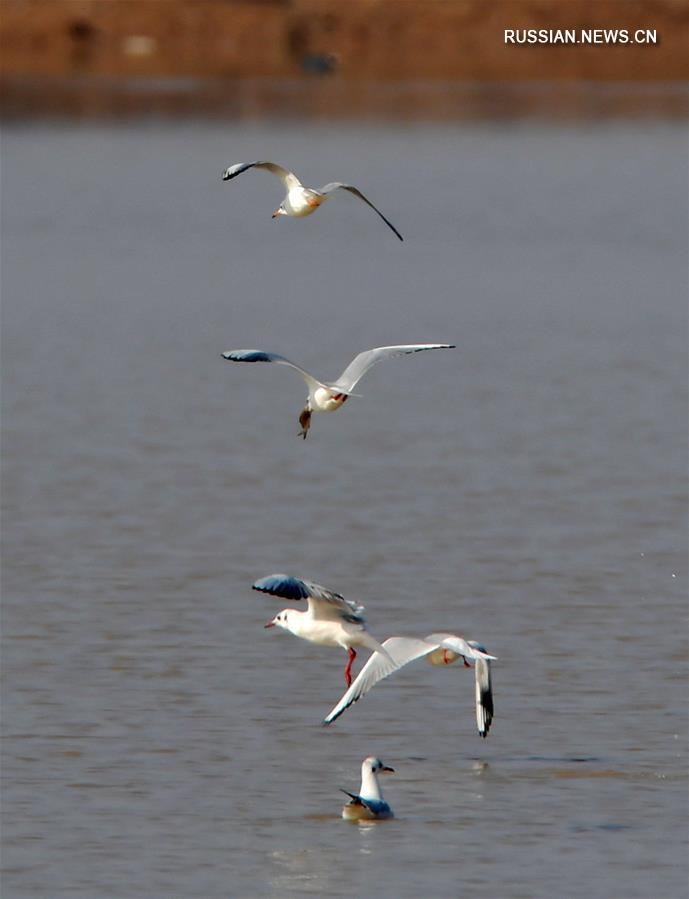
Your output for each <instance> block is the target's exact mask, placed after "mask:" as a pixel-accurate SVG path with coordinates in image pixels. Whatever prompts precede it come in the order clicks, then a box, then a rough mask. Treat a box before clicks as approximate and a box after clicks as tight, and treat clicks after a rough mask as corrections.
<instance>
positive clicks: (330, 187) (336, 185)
mask: <svg viewBox="0 0 689 899" xmlns="http://www.w3.org/2000/svg"><path fill="white" fill-rule="evenodd" d="M336 190H348V191H349V192H350V194H354V196H355V197H359V199H360V200H363V201H364V203H366V205H367V206H370V207H371V209H372V210H373V211H374V212H376V213H378V215H379V216H380V217H381V218H382V219H383V221H384V222H385V224H386V225H387V226H388V228H390V229H391V230H392V231H394V232H395V234H396V235H397V236H398V237H399V239H400V240H404V238H403V237H402V235H401V234H400V232H399V231H398V230H397V228H395V226H394V225H393V224H392V222H390V221H388V219H386V218H385V216H384V215H383V213H382V212H381V211H380V209H377V208H376V207H375V206H374V205H373V203H372V202H371V201H370V200H369V199H367V198H366V197H365V196H364V195H363V194H362V193H361V191H360V190H358V188H356V187H352V185H351V184H343V183H342V182H341V181H333V182H332V183H331V184H326V185H324V186H323V187H319V188H318V193H319V194H324V195H325V196H327V195H328V194H331V193H333V192H334V191H336Z"/></svg>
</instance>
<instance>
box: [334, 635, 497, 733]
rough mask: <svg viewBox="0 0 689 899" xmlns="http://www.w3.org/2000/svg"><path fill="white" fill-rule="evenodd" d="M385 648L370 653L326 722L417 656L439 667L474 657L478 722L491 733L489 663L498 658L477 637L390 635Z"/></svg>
mask: <svg viewBox="0 0 689 899" xmlns="http://www.w3.org/2000/svg"><path fill="white" fill-rule="evenodd" d="M383 647H384V648H385V651H386V654H385V655H382V654H380V653H374V654H373V655H372V656H371V658H370V659H369V660H368V662H366V664H365V665H364V667H363V668H362V669H361V671H360V672H359V674H358V676H357V678H356V680H355V681H354V683H353V684H351V686H350V687H349V688H348V689H347V692H346V693H345V694H344V696H343V697H342V698H341V699H340V701H339V702H338V703H337V705H336V706H335V707H334V708H333V709H332V710H331V711H330V712H329V714H328V715H327V716H326V718H325V719H324V721H323V724H332V722H333V721H334V720H335V719H336V718H339V717H340V715H341V714H342V713H343V712H344V711H346V710H347V709H348V708H349V707H350V706H351V705H353V703H355V702H356V701H357V700H358V699H361V697H362V696H364V695H365V694H366V693H368V691H369V690H370V689H371V688H372V687H375V685H376V684H377V683H378V682H379V681H381V680H383V678H386V677H388V675H390V674H393V672H395V671H399V669H400V668H402V667H404V666H405V665H408V664H409V663H410V662H413V661H415V660H416V659H421V658H426V659H427V660H428V662H430V664H431V665H438V666H446V665H452V664H453V663H454V662H456V661H458V660H459V659H463V661H464V666H465V667H466V668H470V667H471V666H470V665H469V662H468V661H467V659H471V661H473V663H474V681H475V692H476V724H477V727H478V732H479V734H480V736H482V737H484V738H485V737H486V736H488V731H489V730H490V725H491V722H492V720H493V687H492V684H491V671H490V663H491V661H495V660H496V658H497V657H496V656H492V655H489V654H488V652H487V650H486V649H485V647H484V646H482V645H481V644H480V643H477V642H476V641H475V640H465V639H464V638H463V637H457V636H455V635H454V634H430V635H429V636H428V637H426V638H425V639H423V640H419V639H417V638H416V637H389V638H388V639H387V640H385V641H383Z"/></svg>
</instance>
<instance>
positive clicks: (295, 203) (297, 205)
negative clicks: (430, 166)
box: [222, 161, 404, 240]
mask: <svg viewBox="0 0 689 899" xmlns="http://www.w3.org/2000/svg"><path fill="white" fill-rule="evenodd" d="M249 169H266V171H268V172H272V173H273V174H274V175H277V176H278V178H279V179H280V180H281V181H282V183H283V184H284V186H285V190H286V191H287V194H286V196H285V199H284V200H283V201H282V203H280V205H279V206H278V208H277V209H276V210H275V212H274V213H273V218H277V217H278V216H280V215H289V216H291V217H292V218H303V217H304V216H306V215H311V214H312V213H314V212H315V211H316V210H317V209H318V207H319V206H322V205H323V203H325V201H326V200H328V199H329V198H330V197H331V196H332V195H333V194H334V193H335V192H336V191H338V190H346V191H349V193H350V194H354V196H355V197H358V198H359V199H360V200H363V201H364V203H366V205H367V206H370V207H371V209H372V210H373V211H374V212H376V213H377V214H378V215H379V216H380V217H381V218H382V219H383V221H384V222H385V224H386V225H387V226H388V228H390V229H391V231H394V233H395V234H396V235H397V237H399V239H400V240H404V238H403V237H402V235H401V234H400V232H399V231H398V230H397V228H395V226H394V225H393V224H392V222H391V221H389V220H388V219H386V218H385V216H384V215H383V213H382V212H381V211H380V209H378V208H377V207H376V206H374V205H373V203H372V202H371V201H370V200H369V199H368V198H367V197H365V196H364V195H363V194H362V193H361V191H360V190H359V189H358V188H356V187H353V186H352V185H351V184H343V182H342V181H333V182H331V183H330V184H325V185H324V186H323V187H319V188H315V187H304V185H303V184H302V183H301V181H300V180H299V179H298V178H297V176H296V175H295V174H294V172H289V171H288V170H287V169H285V168H283V167H282V166H281V165H277V164H276V163H274V162H265V161H257V162H239V163H237V164H236V165H231V166H229V167H228V168H226V169H225V171H224V172H223V175H222V180H223V181H230V180H231V179H232V178H236V177H237V175H241V174H242V173H243V172H248V171H249Z"/></svg>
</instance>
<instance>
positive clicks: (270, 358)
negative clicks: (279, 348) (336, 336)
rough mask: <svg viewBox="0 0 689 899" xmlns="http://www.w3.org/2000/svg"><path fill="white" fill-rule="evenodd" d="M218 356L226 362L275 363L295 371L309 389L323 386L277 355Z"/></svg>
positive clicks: (232, 353)
mask: <svg viewBox="0 0 689 899" xmlns="http://www.w3.org/2000/svg"><path fill="white" fill-rule="evenodd" d="M220 355H221V356H222V357H223V359H226V360H227V361H228V362H277V364H278V365H287V366H289V367H290V368H293V369H294V370H295V371H298V372H299V374H300V375H301V376H302V378H303V379H304V380H305V381H306V383H307V384H308V385H309V387H310V388H316V387H322V386H323V385H322V384H321V382H320V381H318V380H317V379H316V378H314V376H313V375H311V374H309V373H308V372H307V371H305V370H304V369H303V368H301V367H300V366H299V365H295V363H294V362H290V360H289V359H285V357H284V356H279V355H278V354H277V353H267V352H265V351H264V350H228V351H227V352H226V353H221V354H220Z"/></svg>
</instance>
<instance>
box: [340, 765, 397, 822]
mask: <svg viewBox="0 0 689 899" xmlns="http://www.w3.org/2000/svg"><path fill="white" fill-rule="evenodd" d="M379 771H380V772H382V773H384V774H386V773H389V774H394V772H395V769H394V768H390V767H389V766H388V765H384V764H383V762H381V760H380V759H377V758H374V757H373V756H372V755H370V756H369V757H368V758H367V759H364V761H363V762H362V765H361V789H360V790H359V792H358V793H350V792H349V790H342V792H343V793H345V794H346V795H347V796H349V797H350V801H349V802H348V803H347V804H346V805H345V806H344V808H343V809H342V817H343V818H347V819H348V820H349V821H381V820H384V819H385V818H393V817H394V815H393V813H392V809H391V808H390V806H389V805H388V804H387V802H386V801H385V800H384V799H383V792H382V790H381V789H380V785H379V783H378V778H377V777H376V774H377V773H378V772H379Z"/></svg>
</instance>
